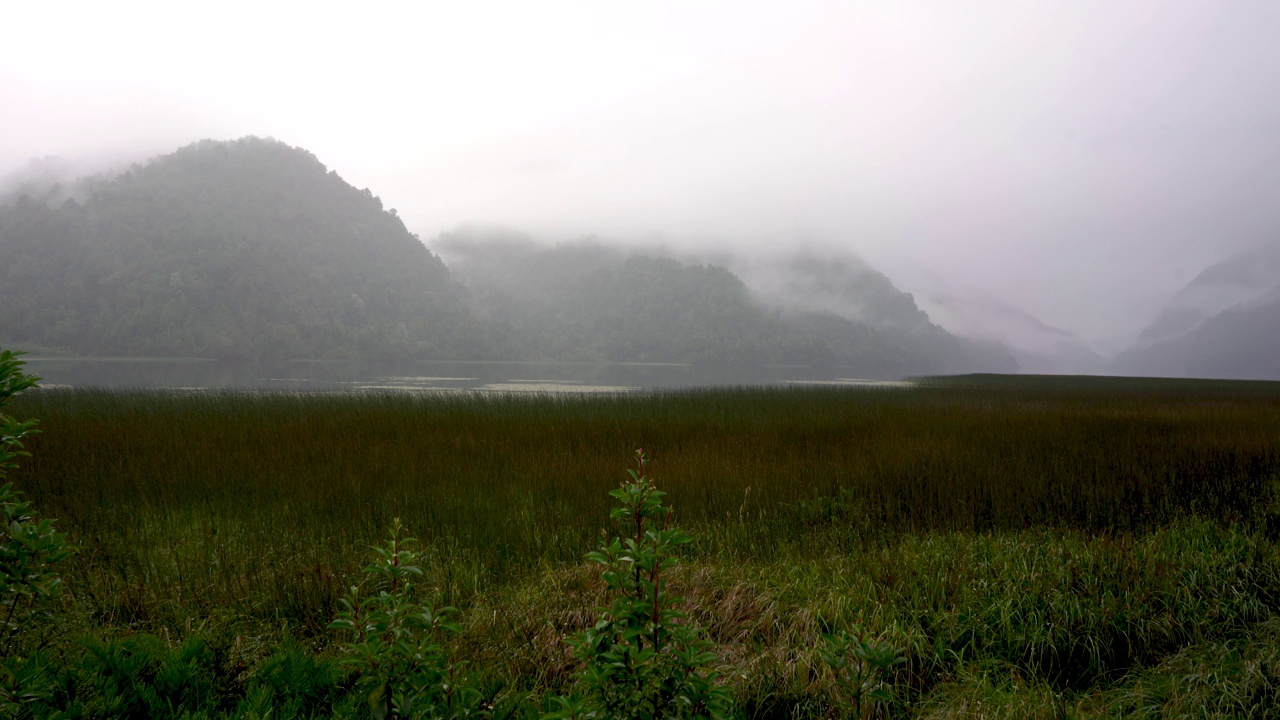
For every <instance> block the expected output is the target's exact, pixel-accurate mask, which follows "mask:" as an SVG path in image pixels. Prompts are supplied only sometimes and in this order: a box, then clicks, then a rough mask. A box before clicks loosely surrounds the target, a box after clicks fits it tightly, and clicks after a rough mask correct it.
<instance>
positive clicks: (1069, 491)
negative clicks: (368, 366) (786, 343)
mask: <svg viewBox="0 0 1280 720" xmlns="http://www.w3.org/2000/svg"><path fill="white" fill-rule="evenodd" d="M10 408H11V413H12V414H13V415H15V416H16V417H22V418H27V417H36V418H40V420H41V428H42V429H43V434H42V435H39V436H37V437H36V438H34V439H33V440H32V441H31V442H30V443H28V447H29V449H30V450H31V452H32V454H33V456H32V457H31V458H29V459H28V460H27V461H26V462H25V463H24V464H23V466H22V467H21V468H20V469H19V470H18V471H16V472H14V473H12V474H11V476H10V477H11V479H13V480H14V481H15V482H16V484H17V485H18V486H19V487H20V488H21V489H23V490H24V491H26V492H27V493H28V495H29V497H30V499H31V500H32V501H33V502H34V503H35V505H36V506H37V507H38V508H39V509H40V511H41V514H42V515H44V516H52V517H57V518H58V522H59V527H60V528H61V529H62V530H63V531H65V532H67V533H68V534H69V536H70V538H71V539H72V540H73V541H74V542H75V543H76V544H78V545H79V546H80V548H81V552H80V553H79V554H78V555H77V556H76V557H74V558H73V559H72V560H70V561H69V562H68V565H69V569H68V571H67V572H66V575H67V578H68V587H69V589H70V590H71V591H72V596H71V597H72V599H73V600H74V602H75V607H76V608H79V609H80V610H83V611H84V612H83V613H82V617H83V622H84V623H86V624H87V625H89V626H91V627H92V628H94V629H95V631H99V632H118V633H129V632H135V631H138V630H145V631H149V632H165V633H174V634H178V635H180V634H182V632H183V631H184V629H190V628H191V627H192V626H193V625H194V626H197V627H198V626H199V625H200V624H201V623H208V622H230V623H233V624H234V625H235V627H236V628H237V629H236V630H235V634H236V636H237V637H238V638H250V637H267V636H271V637H272V638H274V639H276V640H278V639H279V638H280V637H281V636H289V637H292V638H296V639H298V640H299V641H301V642H304V643H310V644H311V645H312V646H313V647H317V648H322V647H324V646H325V645H326V644H327V642H328V640H327V635H326V633H325V631H324V628H325V627H326V625H327V624H328V623H329V621H330V620H332V619H333V617H334V616H335V614H336V613H337V610H338V599H339V597H341V596H342V595H343V594H344V593H345V591H346V588H347V587H348V586H349V585H350V584H352V582H353V581H354V579H355V578H357V577H358V575H359V572H360V567H361V566H362V564H363V562H364V559H365V558H366V557H367V548H368V547H369V546H370V545H373V544H375V543H376V542H378V540H379V539H380V538H381V537H382V535H383V534H384V533H385V531H386V528H387V527H389V526H390V524H391V521H392V518H394V517H401V518H403V519H404V521H405V523H406V524H407V525H408V526H409V527H410V528H412V529H413V531H414V533H415V534H416V535H417V536H418V537H419V539H420V540H421V541H422V542H423V544H424V547H423V550H424V552H423V557H422V558H421V560H422V565H423V566H424V569H425V570H426V574H427V576H428V577H430V578H432V580H433V583H434V584H435V587H436V592H437V593H438V595H439V600H440V601H441V602H446V603H449V604H454V605H458V606H460V607H461V608H462V609H463V613H464V615H465V617H466V622H465V623H464V626H465V627H466V628H467V631H466V632H465V633H464V636H463V638H462V639H461V640H459V643H461V645H460V648H459V652H460V653H461V654H462V656H463V657H470V658H475V659H478V660H482V661H483V663H481V662H479V661H478V662H477V663H476V664H477V666H484V667H487V668H490V669H491V672H492V673H494V677H495V678H498V680H495V682H497V681H500V682H501V683H502V684H503V686H504V687H507V688H509V689H510V690H511V692H516V691H520V692H531V693H538V692H541V691H542V690H540V689H545V688H554V687H558V686H559V684H561V683H563V682H564V681H565V679H566V678H568V677H569V676H570V672H569V669H570V665H571V658H569V657H568V655H567V650H565V649H564V647H563V646H562V643H561V638H562V637H563V635H564V634H565V633H567V632H571V631H573V630H574V629H576V628H580V627H582V625H583V623H585V622H587V621H588V620H589V618H587V617H586V616H585V615H584V612H583V610H582V608H589V607H592V606H594V605H595V604H598V602H597V601H598V599H599V598H598V594H599V592H600V588H599V587H597V584H594V583H593V581H592V580H591V579H590V577H589V575H583V567H582V565H581V564H580V560H581V558H582V555H583V553H584V552H585V551H586V550H587V549H589V548H591V547H593V546H594V545H595V544H596V543H597V541H598V539H599V536H600V533H601V532H602V531H603V530H604V529H605V528H606V527H607V525H608V512H609V497H608V494H607V493H608V491H609V490H611V489H613V488H615V487H616V486H617V482H618V480H619V479H620V477H621V466H622V465H623V463H624V462H625V458H627V457H629V456H630V455H631V453H632V452H633V451H634V450H635V448H637V447H643V448H645V450H646V452H647V453H648V454H649V455H650V457H652V458H653V463H652V466H651V470H652V471H653V473H654V474H655V475H656V477H657V478H658V482H659V484H660V485H661V487H662V488H663V489H664V490H666V491H668V493H669V500H670V502H671V504H672V505H673V506H674V507H675V509H676V513H677V514H678V516H679V519H680V522H681V524H682V525H683V526H684V527H686V528H688V529H689V530H690V532H691V533H692V535H693V537H694V538H695V542H694V543H693V544H692V545H691V546H689V547H688V548H686V555H687V560H688V561H689V563H688V564H687V570H686V571H683V572H684V573H685V574H684V575H683V576H681V577H677V579H676V580H675V581H674V582H676V583H677V584H678V585H679V586H678V587H677V590H678V591H680V592H681V593H682V594H684V595H686V596H687V597H689V598H690V602H691V605H690V610H691V612H694V613H695V617H697V619H698V620H699V622H700V623H702V624H704V625H706V626H707V627H708V628H709V632H711V633H712V635H713V637H714V638H715V639H716V640H717V642H719V643H721V644H722V645H723V646H726V647H728V648H729V650H728V652H726V653H725V658H726V662H728V663H730V664H731V666H732V669H731V671H730V672H727V673H726V677H730V678H731V679H732V678H736V680H734V683H735V685H734V687H735V693H737V694H738V696H739V699H740V702H741V703H743V707H746V708H748V712H749V713H754V715H755V716H759V717H772V716H784V715H788V714H792V713H800V714H803V712H802V709H803V707H807V706H806V705H805V703H807V702H810V700H807V699H806V698H811V697H813V692H814V691H815V690H814V689H815V688H818V687H821V686H822V683H823V682H824V680H823V677H822V674H821V672H820V670H819V669H817V663H816V660H815V658H814V657H813V655H812V652H811V651H810V650H806V648H810V649H811V648H812V647H814V646H815V642H814V640H815V639H816V638H817V636H818V635H819V634H820V633H821V632H823V631H825V630H826V629H827V628H828V627H829V626H830V625H831V624H832V623H833V622H839V621H840V619H842V618H843V619H855V618H858V619H862V620H864V621H865V622H868V623H870V624H872V625H874V626H875V627H877V628H879V629H880V630H881V631H882V632H884V633H885V634H886V636H892V637H893V638H895V639H896V640H898V641H900V642H901V643H903V645H904V646H906V647H908V648H910V653H909V657H910V658H911V662H910V664H909V667H908V668H907V669H906V670H904V671H903V672H902V674H901V675H900V676H899V677H898V678H896V682H897V683H898V684H899V685H900V689H901V690H902V691H903V692H904V693H905V697H908V698H914V699H915V700H916V701H919V702H920V708H926V707H928V702H929V698H930V697H934V696H933V695H930V693H940V695H937V697H965V698H969V700H966V702H969V701H973V702H977V701H976V700H974V699H973V698H974V693H979V694H981V693H986V695H985V696H984V697H986V700H987V701H988V702H995V700H993V699H992V698H998V697H1004V696H1002V695H1000V693H1001V692H1004V690H999V691H997V690H993V689H991V688H993V687H997V686H998V688H1006V686H1007V685H1008V683H1009V682H1011V680H1010V678H1017V677H1025V678H1030V680H1029V685H1027V687H1028V688H1030V690H1027V692H1029V693H1031V697H1033V698H1040V699H1042V700H1043V699H1044V698H1048V699H1049V700H1052V701H1053V702H1054V703H1059V704H1060V703H1061V702H1064V701H1063V700H1062V698H1063V697H1065V696H1064V695H1063V693H1067V694H1070V693H1086V692H1087V691H1088V689H1089V688H1092V687H1100V686H1102V685H1106V686H1110V685H1114V684H1115V683H1117V682H1120V680H1121V679H1122V678H1123V677H1124V675H1125V673H1128V672H1131V671H1133V672H1137V671H1138V670H1141V669H1142V668H1148V667H1157V666H1160V663H1162V662H1166V660H1165V658H1168V657H1173V656H1174V654H1176V653H1179V652H1184V651H1186V652H1191V651H1190V650H1187V648H1191V647H1194V646H1195V645H1196V644H1197V643H1219V644H1221V643H1224V642H1225V643H1228V644H1229V643H1230V642H1234V641H1233V640H1231V639H1230V638H1234V637H1239V636H1240V634H1241V633H1247V632H1251V630H1250V628H1254V627H1263V625H1262V624H1263V623H1266V622H1268V618H1270V617H1272V616H1273V615H1274V614H1275V612H1276V610H1277V609H1280V556H1278V554H1277V546H1276V544H1275V543H1276V540H1277V539H1280V386H1278V385H1276V384H1267V383H1231V382H1203V383H1198V382H1187V381H1130V380H1121V379H1099V380H1084V379H1070V378H1067V379H1043V378H1041V379H1035V378H1032V379H1023V378H1014V379H1006V378H994V377H980V376H975V377H969V378H959V379H951V380H948V381H946V382H943V381H925V382H922V383H921V385H920V386H919V387H917V388H914V389H909V390H902V389H892V390H866V389H858V390H845V389H833V388H823V389H719V390H705V391H685V392H665V393H650V394H636V395H619V396H600V397H564V396H492V395H488V396H486V395H467V394H460V395H415V394H408V393H367V394H287V393H246V392H200V393H173V392H142V391H139V392H114V391H103V390H92V389H75V390H59V389H50V390H43V391H39V392H35V393H31V394H28V395H26V396H23V397H21V398H19V399H17V400H15V401H14V402H13V403H12V405H11V406H10ZM696 613H702V614H700V615H698V614H696ZM211 618H212V619H214V620H211ZM1266 627H1270V626H1266ZM243 641H244V642H246V643H247V642H250V640H247V639H245V640H243ZM237 642H241V640H240V639H238V640H237ZM261 642H263V643H264V645H263V647H264V648H265V647H266V644H268V641H267V640H262V641H261ZM272 642H274V640H272ZM246 652H248V651H246ZM1168 662H1172V661H1168ZM1184 664H1185V663H1184ZM991 668H996V670H991ZM988 671H990V672H988ZM991 672H994V673H995V675H992V674H991ZM992 677H996V678H998V679H999V682H996V684H995V685H991V683H992V682H995V681H993V680H991V678H992ZM1143 682H1146V683H1147V685H1150V684H1151V682H1152V681H1151V680H1150V679H1149V678H1148V679H1147V680H1144V681H1143ZM984 683H986V684H985V685H984ZM1001 683H1004V684H1003V685H1002V684H1001ZM1100 683H1101V684H1102V685H1099V684H1100ZM1144 687H1145V686H1144ZM982 688H987V690H982ZM1135 692H1136V691H1135ZM1020 697H1023V699H1025V697H1027V696H1026V695H1024V696H1020ZM1117 697H1119V696H1117ZM1126 697H1128V699H1127V700H1125V702H1131V701H1133V697H1132V696H1126ZM1049 700H1045V701H1044V702H1049ZM1036 702H1040V701H1039V700H1037V701H1036ZM1117 702H1119V701H1117ZM1041 704H1042V705H1043V703H1041ZM815 707H816V706H815ZM1045 707H1048V706H1045ZM1054 707H1057V706H1056V705H1055V706H1054ZM798 708H799V709H798ZM813 711H814V712H818V710H813Z"/></svg>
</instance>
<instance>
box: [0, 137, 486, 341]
mask: <svg viewBox="0 0 1280 720" xmlns="http://www.w3.org/2000/svg"><path fill="white" fill-rule="evenodd" d="M0 285H2V286H3V288H4V294H5V303H4V304H3V306H0V336H3V337H4V338H6V339H10V340H13V341H34V342H36V343H39V344H41V345H52V346H61V347H67V348H70V349H72V350H74V351H76V352H80V353H88V354H107V355H181V356H193V355H194V356H210V357H264V356H273V357H315V356H319V357H333V356H373V357H378V356H396V355H406V354H411V353H417V354H422V355H424V356H453V355H458V354H467V353H474V352H478V351H481V350H482V348H481V347H480V346H479V345H478V344H477V337H478V336H477V334H476V333H474V332H473V331H472V330H471V328H469V326H468V323H467V319H466V316H465V310H464V308H463V306H462V304H461V303H460V301H459V298H460V296H461V291H460V289H459V288H458V287H456V285H455V284H454V283H452V281H451V280H450V276H449V271H448V270H447V269H446V268H445V266H444V264H443V263H442V262H441V261H440V259H439V258H437V257H435V256H434V255H432V254H431V253H430V252H429V251H427V249H426V248H425V247H424V246H423V245H422V243H421V242H419V241H418V239H417V238H416V237H414V236H413V235H412V234H411V233H409V231H408V230H406V229H405V227H404V224H403V223H401V222H400V220H399V219H398V218H397V217H396V216H395V214H394V213H393V212H388V211H386V210H385V209H384V208H383V207H382V203H381V201H380V200H379V199H378V198H377V197H375V196H374V195H373V194H372V193H371V192H369V191H368V190H357V189H355V188H353V187H351V186H350V185H348V184H347V183H346V182H344V181H343V180H342V178H340V177H338V175H337V174H336V173H334V172H331V171H327V170H326V168H325V167H324V165H322V164H321V163H320V162H319V161H318V160H317V159H316V158H315V157H314V156H312V155H311V154H310V153H307V152H305V151H302V150H299V149H297V148H291V147H288V146H287V145H284V144H282V143H278V142H274V141H270V140H261V139H257V138H246V139H243V140H238V141H235V142H211V141H206V142H201V143H196V144H194V145H191V146H188V147H185V148H183V149H181V150H179V151H177V152H175V153H173V154H172V155H167V156H164V157H161V158H158V159H156V160H153V161H151V162H150V163H148V164H146V165H145V166H135V167H133V168H132V169H130V170H129V171H127V172H125V173H123V174H122V175H120V176H118V177H116V178H114V179H112V180H110V181H107V182H102V183H99V184H97V186H96V188H95V191H94V192H93V193H92V194H91V195H90V196H89V197H88V198H87V199H86V200H85V201H84V202H83V203H80V202H76V201H75V200H67V201H65V202H63V203H61V204H60V205H58V206H57V207H49V206H47V205H45V204H43V203H40V202H37V201H34V200H32V199H30V198H29V197H25V196H24V197H21V198H19V199H18V200H17V202H16V203H15V204H13V205H12V206H11V207H8V208H5V209H4V210H3V211H0Z"/></svg>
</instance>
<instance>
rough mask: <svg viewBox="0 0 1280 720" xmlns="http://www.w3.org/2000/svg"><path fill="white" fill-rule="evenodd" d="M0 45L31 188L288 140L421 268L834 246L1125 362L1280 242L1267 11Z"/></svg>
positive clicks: (303, 11) (415, 21)
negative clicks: (433, 262) (183, 154)
mask: <svg viewBox="0 0 1280 720" xmlns="http://www.w3.org/2000/svg"><path fill="white" fill-rule="evenodd" d="M4 23H5V25H6V27H7V28H9V30H10V32H7V33H5V38H4V41H3V42H0V137H2V138H3V139H4V140H3V142H0V177H6V176H8V177H10V178H11V179H12V178H14V177H17V176H19V175H20V174H21V173H22V172H23V171H24V169H27V168H30V165H29V162H30V161H31V159H32V158H44V157H50V156H52V157H57V158H59V159H60V160H59V161H58V162H57V163H54V164H53V166H56V167H58V168H61V170H60V172H65V173H69V174H80V173H84V172H90V171H94V170H98V169H104V168H111V167H118V166H120V165H122V164H125V163H128V162H130V161H134V160H141V159H144V158H146V157H148V156H150V155H153V154H156V153H161V152H168V151H171V150H173V149H175V148H177V147H179V146H181V145H185V144H188V143H190V142H192V141H194V140H197V139H200V138H206V137H212V138H222V139H226V138H234V137H239V136H243V135H260V136H273V137H276V138H278V139H280V140H283V141H285V142H287V143H289V144H291V145H296V146H300V147H304V148H306V149H308V150H310V151H311V152H313V153H315V154H316V156H317V157H319V158H320V159H321V160H322V161H323V162H325V163H326V164H327V165H328V166H329V167H331V168H333V169H335V170H337V171H338V172H339V173H340V174H341V175H342V176H343V177H344V178H345V179H347V180H348V181H350V182H351V183H353V184H355V185H356V186H359V187H366V186H367V187H369V188H371V189H372V190H373V192H374V193H375V194H378V195H379V196H381V197H382V199H383V201H384V202H385V203H386V205H387V206H389V207H394V208H396V209H397V211H398V212H399V214H400V216H401V217H402V218H403V219H404V220H405V223H406V225H407V226H408V227H409V228H410V229H411V230H413V231H415V232H417V233H418V234H419V235H420V236H421V237H422V238H423V239H424V241H428V242H429V241H430V240H431V239H432V238H434V237H435V236H437V235H438V234H439V233H440V232H442V231H446V230H449V229H451V228H454V227H456V226H458V225H460V224H463V223H471V222H482V223H494V224H498V225H503V226H508V227H512V228H518V229H519V230H521V231H524V232H529V233H531V234H533V235H535V236H538V237H543V238H548V239H555V238H571V237H577V236H581V235H586V234H595V235H598V236H601V237H604V238H615V239H620V240H626V241H633V242H639V243H646V244H655V243H657V244H663V245H665V246H669V247H674V248H681V249H687V250H704V251H708V252H709V251H713V250H714V251H717V252H724V251H732V252H735V253H738V254H740V255H742V256H745V257H764V258H767V257H771V256H775V255H777V254H778V253H779V252H780V251H781V250H783V249H785V248H788V247H789V246H791V245H800V244H804V245H806V246H817V247H826V248H836V249H838V250H839V251H840V252H846V253H852V254H856V255H858V256H861V257H863V258H865V259H866V260H867V261H868V262H870V263H871V264H872V265H873V266H874V267H876V268H878V269H880V270H882V271H883V272H885V273H886V274H887V275H888V276H889V277H890V279H892V280H893V281H894V282H895V283H896V284H898V285H899V286H900V287H902V288H903V289H905V290H907V291H909V292H914V293H916V294H917V295H918V296H920V297H921V298H923V297H924V296H925V295H927V294H930V293H932V294H933V296H935V297H942V296H943V295H946V294H947V293H953V294H955V295H957V296H958V295H963V296H965V297H966V298H967V300H966V302H971V303H972V302H978V301H976V300H974V298H976V297H981V298H984V299H983V300H981V302H989V303H994V304H995V305H997V306H1002V307H1003V306H1008V307H1010V308H1013V309H1014V310H1015V311H1017V312H1025V313H1027V314H1029V315H1030V316H1033V317H1034V318H1035V319H1036V320H1037V321H1039V322H1042V323H1043V324H1045V326H1046V327H1049V328H1053V329H1059V330H1062V331H1065V332H1068V333H1074V334H1076V335H1079V336H1080V337H1082V338H1084V339H1085V340H1087V341H1088V342H1089V343H1090V344H1092V346H1093V347H1094V348H1096V349H1100V350H1108V351H1109V350H1118V349H1120V348H1121V347H1123V346H1124V345H1125V344H1127V342H1128V341H1129V340H1131V339H1132V338H1133V337H1134V336H1136V335H1137V333H1138V332H1139V331H1140V330H1141V329H1142V328H1143V327H1144V326H1145V325H1147V324H1148V323H1149V322H1151V320H1152V319H1153V318H1154V317H1155V315H1156V314H1157V313H1158V312H1159V311H1160V309H1161V307H1162V306H1163V304H1164V303H1165V302H1166V301H1168V299H1169V298H1170V297H1171V296H1172V295H1173V294H1174V293H1175V292H1177V291H1178V290H1179V288H1181V287H1182V286H1183V285H1185V284H1186V283H1187V282H1189V281H1190V280H1191V279H1192V278H1193V277H1194V276H1195V275H1196V274H1197V273H1199V272H1200V271H1201V270H1202V269H1203V268H1204V267H1206V266H1207V265H1210V264H1212V263H1214V262H1217V261H1220V260H1222V259H1224V258H1226V257H1228V256H1230V255H1232V254H1235V253H1238V252H1240V251H1242V250H1245V249H1248V248H1252V247H1255V246H1258V245H1260V244H1264V243H1268V242H1270V243H1274V242H1276V239H1277V237H1278V234H1277V228H1280V204H1277V203H1275V202H1274V199H1273V198H1272V197H1271V195H1272V194H1273V189H1274V188H1275V187H1276V186H1277V184H1278V183H1280V134H1278V133H1277V132H1276V128H1277V127H1280V93H1276V92H1275V88H1277V87H1280V45H1278V44H1276V43H1275V41H1274V39H1275V37H1276V36H1277V34H1278V33H1280V4H1277V3H1274V2H1266V1H1257V2H1212V3H1210V2H1200V1H1191V0H1187V1H1178V0H1174V1H1171V2H1156V1H1151V2H1141V1H1136V0H1135V1H1134V2H1123V3H1117V2H1034V3H1027V2H1012V1H1011V2H966V3H955V2H941V1H940V2H898V1H892V2H890V1H886V2H848V3H824V2H788V3H773V2H770V3H765V2H759V3H756V2H699V3H675V2H649V3H641V4H626V5H624V4H615V3H592V2H579V3H573V2H553V3H517V2H507V3H498V2H475V3H448V4H446V3H429V4H426V3H408V2H405V3H383V4H378V5H377V6H368V7H366V6H352V5H337V4H333V5H329V4H323V3H322V4H314V3H296V4H290V3H270V4H259V3H236V2H219V3H154V4H147V3H130V2H122V3H105V4H103V3H60V4H56V5H54V4H48V3H22V4H13V5H11V6H8V7H6V9H5V20H4ZM46 167H47V166H46ZM15 174H16V175H15ZM922 304H927V303H923V301H922ZM931 314H933V313H931Z"/></svg>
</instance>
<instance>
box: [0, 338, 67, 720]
mask: <svg viewBox="0 0 1280 720" xmlns="http://www.w3.org/2000/svg"><path fill="white" fill-rule="evenodd" d="M20 356H21V353H15V352H11V351H9V350H4V351H0V481H2V480H4V478H5V474H6V473H7V472H8V471H9V470H12V469H14V468H15V467H17V462H16V461H17V459H18V458H20V457H25V456H28V455H29V453H27V452H26V450H25V449H24V448H23V444H22V441H23V439H24V438H26V437H27V436H29V435H32V434H34V433H35V432H36V429H35V425H36V421H35V420H27V421H25V422H22V421H19V420H16V419H14V418H12V417H9V416H8V415H6V414H4V412H3V408H4V406H5V405H7V404H8V402H9V400H10V399H12V398H13V397H15V396H17V395H20V394H22V393H23V392H26V391H27V390H30V389H31V388H33V387H36V383H37V382H39V380H40V378H38V377H35V376H33V375H26V374H24V373H23V372H22V368H23V365H24V363H23V362H22V360H21V359H20ZM72 552H74V548H73V547H72V546H71V544H70V543H68V542H67V539H66V536H65V535H63V534H62V533H59V532H57V530H56V529H55V528H54V524H53V521H52V520H48V519H46V520H39V521H37V520H36V519H35V518H34V516H33V513H32V510H31V503H30V502H25V501H23V499H22V493H21V492H20V491H18V490H17V489H16V488H14V486H13V483H8V482H6V483H3V484H0V658H2V660H0V710H5V711H14V712H16V711H17V709H18V707H19V703H22V702H26V701H30V700H33V699H36V698H38V697H39V695H40V694H39V693H38V692H36V691H35V690H34V688H33V685H32V683H33V682H35V680H36V679H37V678H35V677H33V676H32V674H31V672H30V671H31V668H30V667H27V666H26V665H24V663H23V653H22V650H23V649H24V648H23V646H22V643H21V641H23V640H24V639H28V638H31V637H33V636H34V635H35V633H34V632H33V631H34V630H35V629H36V628H37V627H39V625H40V621H41V620H42V619H44V617H45V616H46V615H47V613H48V611H49V606H50V605H51V604H52V602H53V600H54V598H55V597H56V596H57V595H58V591H59V590H61V588H62V578H61V577H59V576H58V573H57V570H56V567H55V566H56V565H57V564H58V563H60V562H62V561H63V560H65V559H66V558H67V557H68V556H70V555H71V553H72ZM8 716H9V715H6V717H8Z"/></svg>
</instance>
